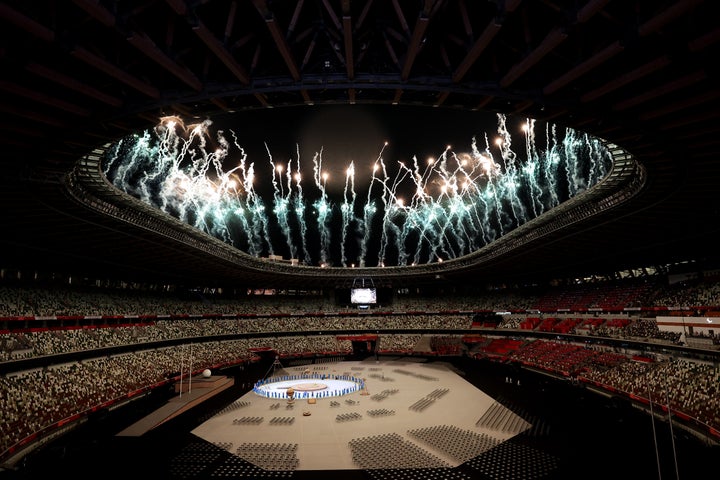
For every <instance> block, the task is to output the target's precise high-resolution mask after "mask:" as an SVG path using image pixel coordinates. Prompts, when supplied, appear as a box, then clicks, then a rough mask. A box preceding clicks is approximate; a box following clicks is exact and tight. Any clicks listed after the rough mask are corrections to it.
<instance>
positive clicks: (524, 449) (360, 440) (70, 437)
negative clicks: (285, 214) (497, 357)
mask: <svg viewBox="0 0 720 480" xmlns="http://www.w3.org/2000/svg"><path fill="white" fill-rule="evenodd" d="M270 367H271V364H268V363H265V364H256V365H253V366H249V367H248V368H243V369H236V370H233V371H228V372H226V374H228V375H234V377H235V385H234V386H233V387H232V388H228V389H227V390H225V391H223V392H222V393H221V394H219V395H216V396H214V397H212V398H210V399H209V400H207V401H205V402H203V403H202V404H200V405H198V406H196V407H194V408H192V409H190V410H189V411H187V412H185V413H183V414H182V415H179V416H178V417H177V418H174V419H173V420H171V421H168V422H165V423H163V424H162V425H160V426H158V427H157V428H155V429H153V430H150V431H149V432H147V433H146V434H144V435H141V436H136V437H132V436H130V437H128V436H122V435H118V432H121V431H122V430H123V429H125V428H127V427H128V425H131V424H132V423H133V422H136V421H138V420H141V419H142V418H143V417H145V416H147V415H149V414H151V413H152V412H153V411H156V410H157V409H158V408H161V407H162V405H163V404H165V403H166V402H167V401H168V398H171V397H172V396H173V395H175V393H174V392H171V391H167V392H155V393H154V394H153V395H150V396H148V397H146V398H144V399H142V400H138V401H135V402H131V404H129V405H128V406H126V407H123V408H121V409H117V410H113V411H109V412H101V413H99V414H97V416H95V417H93V418H91V419H90V421H89V422H87V423H86V424H84V425H82V426H81V427H79V428H77V429H76V430H75V431H72V432H70V433H69V434H67V435H65V436H63V437H61V438H59V439H57V440H55V441H53V442H51V443H49V444H47V445H46V446H44V447H42V448H40V449H38V450H37V451H35V452H33V453H32V454H30V455H28V456H27V457H25V459H24V460H23V461H22V462H20V463H19V465H17V466H16V468H14V469H12V470H8V471H5V472H2V475H4V476H6V477H7V478H16V479H46V478H55V477H59V476H60V477H72V478H76V479H79V478H94V479H98V478H103V479H109V478H112V479H114V478H118V479H120V478H133V477H134V478H152V479H158V480H159V479H187V480H199V479H208V480H209V479H224V478H235V479H242V478H247V479H251V478H252V479H255V478H258V479H285V478H287V479H297V480H306V479H308V480H309V479H314V480H322V479H326V478H327V479H331V478H332V479H336V478H342V479H343V480H356V479H357V480H365V479H370V480H406V479H407V480H411V479H412V480H415V479H418V480H422V479H428V480H454V479H480V480H502V479H508V480H515V479H549V480H554V479H555V480H561V479H562V480H564V479H578V478H582V479H586V480H587V479H609V478H612V479H613V480H619V479H625V478H628V479H631V478H632V479H633V480H636V479H639V478H642V479H654V478H657V479H659V480H661V479H663V478H677V479H696V478H704V477H707V475H708V474H709V473H710V472H713V471H716V468H717V465H716V459H717V458H719V457H718V456H717V455H718V453H720V452H719V451H718V448H717V447H716V446H709V445H707V444H706V442H703V441H702V440H698V439H697V438H696V437H694V436H692V435H689V434H687V433H686V432H684V431H683V430H682V429H678V428H674V429H673V431H672V434H674V437H673V436H672V435H671V431H670V429H669V428H668V426H667V422H663V421H659V420H656V421H654V422H653V421H652V420H651V417H650V416H649V415H647V414H645V413H643V412H641V411H639V410H638V409H636V408H634V407H632V406H631V405H630V404H629V403H628V402H626V401H623V400H620V399H617V398H609V397H605V396H603V395H598V394H596V393H593V392H590V391H588V390H586V389H584V388H582V387H578V386H573V385H571V384H569V383H568V382H566V381H564V380H558V379H554V378H552V377H547V376H545V375H541V374H537V373H535V372H529V371H526V370H524V369H519V368H517V367H514V366H509V365H499V364H495V363H490V362H486V361H477V360H469V359H455V360H453V361H451V362H448V361H445V360H441V359H422V358H416V357H411V358H401V357H382V356H381V357H380V358H379V359H376V358H374V357H371V358H366V359H362V360H360V359H358V360H356V361H349V362H342V363H325V362H321V363H315V364H313V365H300V364H298V365H286V366H284V367H285V369H286V370H287V372H288V373H296V372H297V371H300V370H302V371H305V370H306V369H308V368H312V369H313V370H314V371H317V372H319V373H322V372H326V373H328V374H332V373H353V374H358V375H361V376H362V377H363V378H365V380H366V385H367V392H366V393H363V392H355V393H352V394H349V395H343V396H338V397H331V398H323V399H319V400H318V401H317V403H315V404H308V403H307V401H305V400H296V401H295V403H294V405H293V406H292V407H291V408H289V407H288V406H287V401H286V400H284V399H282V400H278V399H272V398H264V397H260V396H258V395H256V394H255V393H254V392H252V385H253V383H254V382H255V381H257V380H258V379H260V378H263V377H264V376H265V375H266V374H267V372H268V371H269V368H270ZM374 395H381V396H383V398H375V399H373V398H372V397H373V396H374ZM306 412H309V413H310V415H307V416H306V415H303V413H306ZM390 412H392V413H390ZM411 430H412V434H411V433H410V431H411ZM488 439H489V440H488ZM656 441H657V448H656ZM488 442H490V443H488ZM458 444H461V445H460V446H458ZM463 445H464V446H463ZM353 458H355V461H353ZM433 462H436V463H433ZM420 465H422V466H420ZM361 466H362V467H363V468H361Z"/></svg>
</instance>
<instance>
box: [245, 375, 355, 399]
mask: <svg viewBox="0 0 720 480" xmlns="http://www.w3.org/2000/svg"><path fill="white" fill-rule="evenodd" d="M364 387H365V382H364V381H363V380H362V379H360V378H356V377H352V376H348V375H323V376H319V375H290V376H286V377H270V378H266V379H264V380H261V381H259V382H257V383H256V384H255V386H254V387H253V391H254V392H255V393H256V394H258V395H260V396H262V397H267V398H277V399H287V398H288V389H292V391H293V392H294V395H293V398H294V399H295V400H297V399H302V398H329V397H339V396H342V395H347V394H349V393H353V392H357V391H358V390H362V389H363V388H364Z"/></svg>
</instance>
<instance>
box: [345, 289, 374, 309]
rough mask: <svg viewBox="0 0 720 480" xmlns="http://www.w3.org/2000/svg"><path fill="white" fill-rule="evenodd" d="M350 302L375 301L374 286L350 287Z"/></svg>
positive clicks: (361, 303)
mask: <svg viewBox="0 0 720 480" xmlns="http://www.w3.org/2000/svg"><path fill="white" fill-rule="evenodd" d="M350 303H352V304H354V305H371V304H375V303H377V290H375V289H374V288H352V289H350Z"/></svg>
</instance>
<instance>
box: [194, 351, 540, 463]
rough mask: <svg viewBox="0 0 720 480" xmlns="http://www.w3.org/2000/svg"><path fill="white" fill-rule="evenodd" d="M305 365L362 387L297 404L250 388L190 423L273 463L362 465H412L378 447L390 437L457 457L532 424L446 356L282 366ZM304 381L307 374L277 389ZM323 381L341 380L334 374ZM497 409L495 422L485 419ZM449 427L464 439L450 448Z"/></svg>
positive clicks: (450, 459)
mask: <svg viewBox="0 0 720 480" xmlns="http://www.w3.org/2000/svg"><path fill="white" fill-rule="evenodd" d="M307 369H310V371H311V372H312V373H317V374H319V375H326V374H327V375H330V376H333V375H349V376H353V377H358V378H362V379H364V381H365V389H361V390H358V391H355V392H352V393H348V394H345V395H340V396H330V397H324V398H323V397H321V398H313V399H309V400H308V399H296V400H295V401H294V404H292V405H289V404H288V401H287V399H286V398H281V399H278V398H268V397H265V396H261V395H258V394H257V393H255V392H249V393H247V394H245V395H243V396H242V397H240V398H238V399H237V400H236V401H235V402H233V404H232V405H230V406H229V407H227V408H225V409H224V410H223V411H221V412H219V413H218V414H217V415H215V416H214V417H212V418H211V419H209V420H208V421H206V422H205V423H203V424H202V425H200V426H198V427H197V428H196V429H194V430H193V432H192V433H193V434H195V435H197V436H198V437H201V438H203V439H204V440H206V441H208V442H211V443H213V444H215V445H217V446H219V447H221V448H224V449H226V450H227V451H229V452H231V453H233V454H235V455H237V456H239V457H241V458H243V459H245V460H247V461H248V462H250V463H253V464H254V465H257V466H258V467H260V468H263V469H266V470H344V469H352V470H355V469H358V468H366V469H367V468H411V467H406V466H404V464H403V458H395V457H393V456H392V455H389V456H387V458H386V459H385V460H383V458H385V457H386V455H385V453H386V452H380V454H375V453H372V449H373V448H377V446H378V445H382V444H383V443H387V444H388V446H390V445H392V449H395V448H398V447H399V448H400V450H401V451H405V452H414V451H415V450H417V452H419V454H420V455H421V456H426V457H427V458H431V459H432V460H433V461H434V462H436V463H437V462H439V463H441V464H443V465H441V466H448V467H454V466H457V465H459V464H460V463H463V462H464V461H467V460H469V459H470V458H472V457H474V456H476V455H478V454H480V453H482V450H483V449H489V448H491V446H492V445H498V444H500V443H502V442H504V441H506V440H508V439H510V438H512V437H513V436H514V435H517V434H519V433H520V432H522V431H524V430H526V429H528V428H530V427H531V425H530V424H529V423H527V422H526V421H524V420H523V419H521V418H519V417H517V416H516V415H515V414H513V413H512V412H510V411H509V410H507V409H506V408H505V407H502V406H501V405H500V404H498V403H497V402H495V401H494V400H493V399H492V398H491V397H490V396H488V395H486V394H485V393H483V392H482V391H480V390H478V389H477V388H475V387H474V386H473V385H472V384H470V383H469V382H467V381H466V380H465V379H464V378H462V377H461V376H460V375H458V374H456V373H455V372H454V371H453V370H452V369H451V368H450V366H449V365H446V364H444V363H442V362H432V363H424V362H421V361H417V362H415V361H413V359H408V358H398V359H397V360H393V359H381V360H380V361H377V360H374V359H372V360H366V361H362V362H339V363H325V364H317V365H303V366H298V367H286V368H285V370H286V372H287V373H288V374H290V375H301V374H303V372H306V371H307ZM310 381H312V382H318V383H319V382H321V381H320V380H315V379H313V380H310ZM298 383H307V382H305V381H303V380H295V381H291V382H288V385H287V386H285V385H283V386H282V387H279V388H281V390H277V391H278V392H280V391H283V390H286V389H287V387H289V386H293V385H294V384H298ZM322 383H328V384H329V385H328V388H334V387H333V386H332V383H331V380H322ZM270 385H272V384H270ZM276 386H277V385H276ZM339 388H340V389H342V386H340V387H339ZM311 402H315V403H311ZM490 413H491V414H492V415H491V416H492V417H493V418H496V419H497V420H498V421H497V422H494V421H492V422H491V421H489V420H488V418H489V414H490ZM410 432H415V433H414V434H413V433H410ZM423 435H424V436H425V437H426V438H425V439H423V438H422V437H423ZM443 435H444V436H445V437H443ZM448 435H451V436H452V438H453V439H454V440H453V442H455V440H457V443H463V444H465V447H462V445H459V446H457V445H456V446H453V448H455V449H456V451H450V449H449V448H448V445H442V442H441V441H438V440H439V439H440V440H441V439H442V438H448V437H447V436H448ZM427 437H431V438H430V440H428V439H427ZM351 442H352V443H351ZM388 442H389V443H388ZM453 442H449V443H453ZM460 447H462V448H465V450H463V451H459V452H458V451H457V449H458V448H460ZM390 449H391V448H388V450H390ZM367 455H374V456H377V457H383V458H379V459H378V460H377V462H379V463H377V465H376V464H374V463H373V464H370V463H368V462H375V460H368V459H367V458H365V457H367ZM400 456H401V457H402V455H400ZM414 465H416V463H414Z"/></svg>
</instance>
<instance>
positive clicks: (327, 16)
mask: <svg viewBox="0 0 720 480" xmlns="http://www.w3.org/2000/svg"><path fill="white" fill-rule="evenodd" d="M571 4H572V8H568V7H567V4H566V3H565V2H554V1H520V0H506V1H478V2H475V1H472V2H471V1H449V0H425V1H418V0H416V1H412V2H407V1H402V0H393V1H371V0H365V1H351V0H326V1H321V0H312V1H311V0H306V1H299V2H277V1H272V0H253V1H249V0H248V1H232V2H221V1H217V0H215V1H205V2H189V1H185V0H167V1H158V0H144V1H137V2H119V1H109V0H108V1H102V0H75V1H73V2H46V1H28V0H7V1H5V2H3V3H2V4H1V5H0V22H1V24H2V34H1V35H2V38H3V42H2V49H1V50H0V51H1V52H2V54H1V55H0V62H2V72H3V73H2V77H1V79H0V98H1V99H2V100H1V102H0V108H1V109H2V113H3V118H2V120H0V122H1V123H2V128H0V138H1V139H2V148H3V153H2V156H1V160H0V161H1V162H2V174H1V176H0V182H1V185H0V186H1V188H0V202H1V206H0V215H1V218H2V225H3V228H2V234H0V267H9V268H18V269H23V270H26V271H31V270H38V271H48V270H53V271H59V272H69V273H73V274H75V275H79V276H83V275H87V276H94V277H98V278H125V279H128V280H137V281H152V282H173V283H182V284H188V285H191V284H197V285H200V284H202V285H211V284H218V285H253V286H280V285H282V286H290V285H295V286H302V287H312V286H328V285H337V284H338V283H342V282H346V281H348V279H352V278H354V277H355V276H376V277H377V278H380V279H382V278H387V279H388V281H390V282H392V283H393V284H394V285H401V284H406V285H410V284H415V283H421V282H426V283H432V282H438V281H441V282H457V283H467V282H469V281H472V282H490V281H493V282H499V281H508V282H521V281H526V280H533V279H548V278H554V277H565V276H584V275H589V274H592V273H606V272H612V271H617V270H622V269H627V268H635V267H642V266H659V267H662V266H665V265H668V264H672V263H674V262H679V261H686V260H696V261H698V262H701V263H702V262H708V263H707V264H711V263H712V261H713V259H717V258H718V255H717V247H716V244H717V239H718V235H719V234H720V208H719V206H720V195H718V185H720V162H718V158H719V157H718V153H720V121H719V119H720V108H719V107H720V88H719V86H720V82H718V67H717V59H718V58H720V55H719V53H720V52H719V47H718V45H719V41H720V27H718V23H717V21H716V17H715V15H714V9H711V7H712V3H711V2H709V1H702V0H678V1H669V0H644V1H617V0H616V1H610V0H599V1H597V0H589V1H578V2H571ZM329 105H349V106H357V105H372V106H375V107H378V108H388V107H391V108H395V109H397V111H398V112H402V111H403V109H405V108H409V109H412V115H413V116H416V115H417V113H416V112H417V111H418V107H421V108H422V110H423V111H424V110H427V115H428V118H433V117H437V116H440V115H445V116H441V117H440V118H443V119H447V118H450V117H448V116H447V115H448V114H452V113H453V112H459V111H463V112H490V113H496V112H497V113H504V114H507V115H514V116H519V117H528V118H534V119H538V120H541V121H547V122H554V123H556V124H558V125H561V126H564V127H572V128H575V129H577V130H581V131H584V132H587V133H590V134H592V135H595V136H597V137H599V138H602V139H604V140H605V141H607V142H609V144H611V145H616V146H618V147H619V149H621V150H622V151H625V152H628V153H629V154H630V156H631V157H632V158H633V159H634V160H635V161H636V162H638V164H639V165H640V166H641V167H640V170H638V171H635V172H634V173H633V175H636V176H641V177H642V180H643V182H642V185H638V184H637V183H633V182H632V178H626V179H625V180H624V181H625V183H622V182H620V183H622V184H618V185H616V186H615V187H613V189H611V191H610V192H607V195H615V197H613V198H614V199H615V200H617V201H615V200H614V201H610V202H606V203H607V204H606V203H603V202H602V200H603V198H604V197H603V196H602V195H599V196H597V197H593V198H589V199H586V200H588V202H586V203H585V204H584V205H579V206H577V207H578V210H576V211H559V212H556V215H555V216H554V217H552V216H551V218H549V219H547V218H546V219H545V223H542V222H541V223H542V224H541V225H538V224H533V225H527V226H526V228H524V229H521V230H520V231H518V233H517V234H516V235H515V237H513V238H511V239H509V240H506V242H505V243H504V244H503V243H501V244H499V245H498V246H496V247H495V248H494V249H493V250H492V252H483V253H481V254H478V255H476V258H470V259H463V261H461V262H455V263H453V262H447V263H446V264H445V265H441V266H437V265H435V266H433V267H432V268H426V269H424V270H420V271H419V273H417V274H416V273H415V272H414V271H412V270H408V269H400V270H386V271H385V272H375V271H367V272H348V271H346V270H347V269H332V270H333V272H332V273H330V272H329V271H327V270H326V271H319V270H318V269H309V270H307V271H305V270H302V269H300V270H296V271H292V272H288V271H287V270H286V268H285V267H284V266H283V267H274V266H271V267H270V268H269V269H267V268H265V267H264V264H260V263H258V262H257V261H247V259H242V258H241V259H240V261H239V262H238V261H236V260H237V259H235V258H233V255H232V254H231V253H230V254H227V252H225V253H224V254H222V255H217V252H216V253H215V254H213V253H212V252H211V251H209V250H208V249H207V248H198V247H197V245H196V244H195V243H193V242H192V241H182V240H179V238H184V237H183V235H184V234H185V233H187V234H188V235H190V236H191V237H192V236H193V235H194V234H193V233H192V232H189V233H188V232H185V231H184V230H183V229H182V227H180V226H177V225H175V226H166V227H164V228H158V225H159V224H160V223H162V222H161V221H160V220H156V222H155V223H154V228H148V227H147V222H148V219H149V218H153V217H152V215H151V214H148V215H150V216H149V217H147V216H146V217H144V221H145V222H146V224H145V226H143V224H142V222H141V223H132V222H130V223H129V222H128V221H127V220H123V219H121V218H119V217H118V216H117V215H108V214H107V213H105V214H103V213H102V212H101V210H99V209H92V208H89V207H88V206H87V205H83V204H82V203H79V202H77V201H76V197H73V195H72V194H71V193H70V192H69V191H68V189H67V187H66V185H67V181H66V180H67V174H68V173H69V172H70V171H72V170H73V168H75V166H76V164H77V162H78V161H79V160H80V159H81V158H84V157H86V156H87V155H88V154H89V153H90V152H92V151H93V150H95V149H97V148H100V147H102V146H103V145H105V144H107V143H108V142H111V141H113V140H115V139H117V138H119V137H121V136H124V135H127V134H128V133H130V132H133V131H138V130H142V129H147V128H152V126H154V125H155V124H156V123H157V122H158V120H159V119H160V118H161V117H165V116H169V115H177V116H178V117H181V118H186V119H202V118H207V117H211V116H214V115H217V114H218V113H221V114H223V115H229V114H231V113H234V114H237V115H240V116H245V118H252V115H254V114H257V113H258V112H260V111H262V112H263V115H278V118H281V117H282V116H284V115H293V114H294V113H293V112H294V111H295V108H296V107H303V108H307V109H313V108H318V109H319V108H321V107H324V106H329ZM281 107H286V108H281ZM443 121H448V120H443ZM631 177H632V175H631ZM85 180H88V179H87V178H86V179H85ZM89 181H90V182H91V183H92V181H93V180H92V179H90V180H89ZM631 191H632V194H630V192H631ZM105 193H106V194H107V192H105ZM93 195H100V193H98V192H94V194H93ZM623 195H624V196H623ZM620 197H622V198H621V199H620V200H618V198H620ZM108 201H109V200H108ZM117 202H120V203H122V201H121V200H118V201H117ZM120 203H116V204H115V206H116V208H117V205H119V204H120ZM601 204H602V205H601ZM585 213H589V214H588V215H585ZM168 228H169V229H171V230H173V232H174V233H173V234H168V233H167V229H168ZM163 232H165V233H163ZM178 232H179V233H178ZM193 238H194V237H193ZM215 247H217V248H220V247H219V246H217V245H215ZM217 248H216V250H217ZM220 249H221V250H222V248H220ZM228 255H229V256H228ZM335 270H338V271H337V272H336V271H335ZM388 272H389V273H388ZM376 274H377V275H376Z"/></svg>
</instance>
